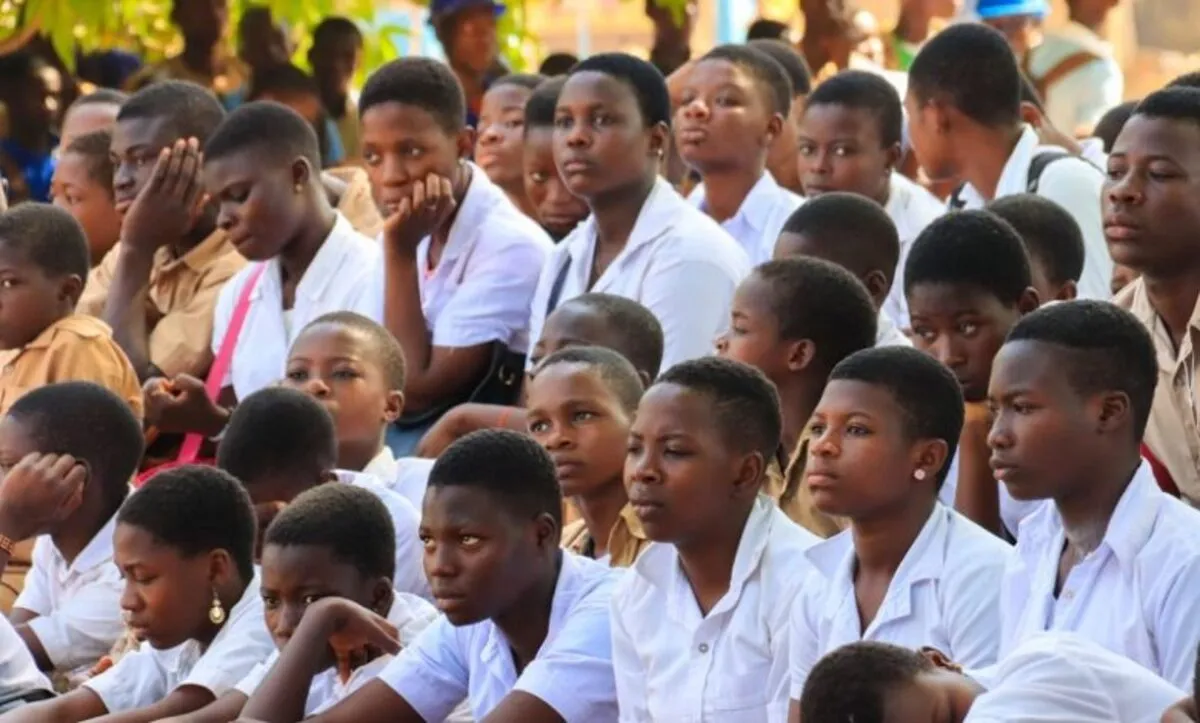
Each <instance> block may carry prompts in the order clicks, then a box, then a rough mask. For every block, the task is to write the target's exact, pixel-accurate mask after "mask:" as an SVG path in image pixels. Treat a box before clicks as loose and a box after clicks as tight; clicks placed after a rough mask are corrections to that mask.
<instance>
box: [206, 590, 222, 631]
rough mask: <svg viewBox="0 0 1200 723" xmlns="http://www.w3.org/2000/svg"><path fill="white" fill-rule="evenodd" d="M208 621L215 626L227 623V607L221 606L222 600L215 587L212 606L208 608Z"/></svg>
mask: <svg viewBox="0 0 1200 723" xmlns="http://www.w3.org/2000/svg"><path fill="white" fill-rule="evenodd" d="M208 621H209V622H210V623H212V624H213V625H220V624H221V623H223V622H225V607H224V606H223V605H221V598H220V597H219V596H218V595H217V589H216V588H215V587H214V588H213V599H212V605H210V606H209V608H208Z"/></svg>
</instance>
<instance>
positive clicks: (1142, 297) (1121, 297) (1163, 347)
mask: <svg viewBox="0 0 1200 723" xmlns="http://www.w3.org/2000/svg"><path fill="white" fill-rule="evenodd" d="M1115 301H1116V303H1117V304H1118V305H1119V306H1126V307H1127V308H1128V309H1129V313H1131V314H1133V315H1134V316H1135V317H1137V319H1138V321H1140V322H1142V324H1143V325H1144V326H1145V327H1146V328H1147V329H1149V330H1150V336H1151V338H1152V339H1153V341H1154V346H1155V351H1156V352H1157V356H1158V368H1159V369H1160V370H1162V371H1164V372H1166V373H1168V374H1170V373H1174V371H1175V368H1176V367H1177V366H1178V361H1179V360H1180V359H1185V358H1187V357H1188V356H1191V355H1192V353H1193V349H1192V337H1191V334H1187V335H1185V336H1184V337H1183V339H1182V340H1180V344H1179V352H1178V354H1176V352H1175V349H1174V342H1173V341H1172V340H1171V335H1170V333H1169V332H1168V331H1167V328H1166V325H1165V324H1164V323H1163V321H1162V319H1161V318H1160V317H1159V315H1158V312H1157V311H1155V310H1154V306H1153V305H1152V304H1151V303H1150V296H1149V294H1147V293H1146V281H1145V279H1143V278H1142V277H1140V276H1139V277H1138V278H1136V279H1134V280H1133V282H1132V283H1130V284H1129V286H1127V287H1125V288H1124V289H1121V292H1120V293H1119V294H1118V295H1117V298H1116V300H1115ZM1122 302H1125V303H1122ZM1188 328H1189V329H1191V330H1193V331H1200V297H1197V298H1196V305H1195V306H1194V307H1193V308H1192V315H1191V317H1190V318H1189V319H1188Z"/></svg>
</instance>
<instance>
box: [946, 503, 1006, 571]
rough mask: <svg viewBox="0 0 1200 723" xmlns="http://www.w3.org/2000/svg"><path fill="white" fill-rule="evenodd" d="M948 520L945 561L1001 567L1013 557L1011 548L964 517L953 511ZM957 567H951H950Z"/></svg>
mask: <svg viewBox="0 0 1200 723" xmlns="http://www.w3.org/2000/svg"><path fill="white" fill-rule="evenodd" d="M948 512H950V515H949V519H948V530H947V534H946V552H947V555H946V557H947V559H949V560H955V561H956V563H958V562H960V561H961V563H962V564H970V563H971V561H972V560H973V561H975V562H977V563H980V564H987V565H991V564H999V565H1001V566H1003V565H1004V564H1005V563H1006V562H1007V561H1008V559H1009V558H1010V557H1011V556H1012V555H1013V546H1012V545H1010V544H1008V543H1007V542H1005V541H1004V540H1002V539H1000V538H999V537H997V536H996V535H993V534H992V533H990V532H988V531H987V530H985V529H983V528H982V527H980V526H979V525H977V524H975V523H974V522H973V521H971V520H970V519H968V518H967V517H966V516H964V515H961V514H959V513H958V512H955V511H953V510H948ZM954 566H957V565H952V567H954Z"/></svg>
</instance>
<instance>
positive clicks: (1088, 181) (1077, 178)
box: [1035, 146, 1104, 192]
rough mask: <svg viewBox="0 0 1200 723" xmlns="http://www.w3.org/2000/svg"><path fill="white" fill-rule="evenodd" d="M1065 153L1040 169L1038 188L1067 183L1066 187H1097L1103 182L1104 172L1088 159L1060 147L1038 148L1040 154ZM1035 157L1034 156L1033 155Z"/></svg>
mask: <svg viewBox="0 0 1200 723" xmlns="http://www.w3.org/2000/svg"><path fill="white" fill-rule="evenodd" d="M1043 153H1044V154H1047V155H1049V154H1051V153H1058V154H1066V155H1062V156H1060V157H1058V158H1054V159H1053V160H1051V161H1050V162H1049V163H1047V164H1046V166H1045V168H1043V170H1042V175H1041V179H1040V183H1039V185H1038V190H1039V192H1040V191H1044V190H1050V189H1053V188H1057V187H1060V186H1061V185H1062V184H1068V187H1073V186H1082V187H1084V188H1087V189H1092V188H1093V187H1094V188H1095V189H1097V190H1098V189H1099V188H1100V186H1101V185H1102V184H1103V183H1104V173H1103V171H1101V170H1100V169H1099V168H1097V167H1096V166H1095V165H1093V164H1092V163H1091V162H1089V161H1085V160H1084V159H1082V158H1080V157H1079V156H1075V155H1071V154H1069V153H1067V151H1065V150H1063V149H1061V148H1057V147H1054V148H1047V147H1045V146H1043V147H1041V148H1039V153H1038V154H1037V155H1041V154H1043ZM1035 157H1036V156H1035Z"/></svg>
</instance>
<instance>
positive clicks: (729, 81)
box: [672, 45, 803, 264]
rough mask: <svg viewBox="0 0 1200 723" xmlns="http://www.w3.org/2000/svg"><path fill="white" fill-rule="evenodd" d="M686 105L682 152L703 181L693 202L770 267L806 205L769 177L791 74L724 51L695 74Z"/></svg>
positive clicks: (737, 49) (757, 56)
mask: <svg viewBox="0 0 1200 723" xmlns="http://www.w3.org/2000/svg"><path fill="white" fill-rule="evenodd" d="M680 102H681V105H680V108H679V110H677V111H676V112H675V117H674V124H673V128H672V130H673V133H674V135H675V145H676V147H678V148H679V155H680V157H681V158H683V161H684V163H686V164H687V165H688V166H689V167H691V168H692V169H693V170H695V171H697V172H698V173H699V174H700V180H701V182H700V185H699V186H696V188H695V189H693V190H692V192H691V193H690V194H688V200H689V201H691V202H692V204H693V205H695V206H696V207H697V208H699V209H700V210H701V211H704V212H705V213H707V214H708V215H709V216H710V217H711V218H712V219H713V220H715V221H717V222H718V223H720V224H721V228H723V229H725V231H726V232H728V233H729V235H730V236H732V237H733V238H734V240H736V241H737V242H738V243H739V244H740V245H741V246H742V249H744V250H745V252H746V255H747V256H748V257H749V258H750V262H751V263H753V264H759V263H762V262H763V261H767V260H769V259H770V258H771V252H772V250H773V244H774V241H775V238H776V237H777V236H779V229H780V228H781V227H782V226H783V222H784V221H786V220H787V217H788V215H789V214H791V212H792V211H794V210H796V207H798V206H799V205H800V204H801V202H802V200H803V199H801V198H800V197H799V196H797V195H796V194H794V193H792V192H791V191H788V190H787V189H785V188H783V187H781V186H780V185H779V184H778V183H776V182H775V179H774V178H772V177H771V174H770V173H769V172H767V170H766V163H767V153H768V149H769V148H770V146H771V144H772V143H773V142H774V140H775V138H776V137H777V136H778V135H779V134H780V133H781V132H782V131H783V125H784V123H786V122H787V118H788V117H789V113H790V112H791V105H792V86H791V83H790V82H789V81H788V78H787V74H786V73H785V72H784V70H783V67H782V66H781V65H779V63H777V62H775V60H774V59H772V58H771V57H770V56H769V55H767V54H765V53H763V52H761V51H759V50H755V49H754V48H750V47H747V46H744V45H722V46H719V47H717V48H714V49H713V50H710V51H709V52H708V53H707V54H706V55H705V56H704V57H702V58H701V59H700V60H699V61H698V62H697V63H696V64H695V66H694V67H693V68H692V70H691V72H690V73H688V77H687V82H686V83H684V87H683V93H682V95H681V96H680Z"/></svg>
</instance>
